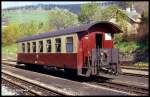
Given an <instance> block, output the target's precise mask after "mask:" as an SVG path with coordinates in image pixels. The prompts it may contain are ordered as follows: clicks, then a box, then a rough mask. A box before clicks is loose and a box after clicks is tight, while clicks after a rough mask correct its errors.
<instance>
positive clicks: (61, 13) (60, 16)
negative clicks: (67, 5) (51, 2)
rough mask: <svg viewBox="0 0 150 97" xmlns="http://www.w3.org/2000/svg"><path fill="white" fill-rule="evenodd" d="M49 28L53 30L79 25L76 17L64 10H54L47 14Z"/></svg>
mask: <svg viewBox="0 0 150 97" xmlns="http://www.w3.org/2000/svg"><path fill="white" fill-rule="evenodd" d="M48 22H49V26H51V27H54V29H61V28H66V27H70V26H74V25H79V22H78V16H77V15H76V14H74V13H72V12H70V11H68V10H66V9H60V8H54V9H52V10H50V12H49V19H48Z"/></svg>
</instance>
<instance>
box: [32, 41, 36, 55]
mask: <svg viewBox="0 0 150 97" xmlns="http://www.w3.org/2000/svg"><path fill="white" fill-rule="evenodd" d="M32 49H33V53H34V52H36V42H32Z"/></svg>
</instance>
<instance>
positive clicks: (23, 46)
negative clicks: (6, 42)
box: [22, 43, 25, 53]
mask: <svg viewBox="0 0 150 97" xmlns="http://www.w3.org/2000/svg"><path fill="white" fill-rule="evenodd" d="M22 52H23V53H24V52H25V43H22Z"/></svg>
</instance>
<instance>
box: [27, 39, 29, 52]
mask: <svg viewBox="0 0 150 97" xmlns="http://www.w3.org/2000/svg"><path fill="white" fill-rule="evenodd" d="M27 49H28V53H29V52H30V43H29V42H28V43H27Z"/></svg>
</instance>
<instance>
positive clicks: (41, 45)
mask: <svg viewBox="0 0 150 97" xmlns="http://www.w3.org/2000/svg"><path fill="white" fill-rule="evenodd" d="M39 52H43V41H39Z"/></svg>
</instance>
